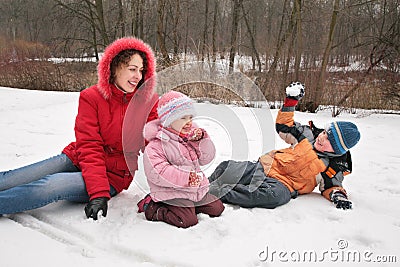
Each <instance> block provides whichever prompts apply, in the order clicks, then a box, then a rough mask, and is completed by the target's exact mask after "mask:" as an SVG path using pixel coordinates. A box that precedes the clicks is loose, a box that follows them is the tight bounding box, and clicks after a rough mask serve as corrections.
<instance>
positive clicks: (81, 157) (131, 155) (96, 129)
mask: <svg viewBox="0 0 400 267" xmlns="http://www.w3.org/2000/svg"><path fill="white" fill-rule="evenodd" d="M126 49H136V50H140V51H143V52H145V54H146V57H147V68H146V73H145V74H144V81H145V83H144V85H142V86H141V87H140V88H139V89H137V90H136V91H135V92H133V93H126V92H123V91H121V90H120V89H118V88H116V87H115V86H114V85H113V84H110V83H109V78H110V73H111V71H110V63H111V61H112V59H113V58H114V57H115V56H116V55H117V54H118V53H119V52H120V51H122V50H126ZM151 78H152V79H151ZM154 86H155V58H154V54H153V52H152V50H151V48H150V47H149V46H148V45H146V44H145V43H144V42H142V41H141V40H139V39H135V38H122V39H119V40H116V41H115V42H114V43H112V44H111V45H109V46H108V47H107V48H106V50H105V51H104V55H103V56H102V58H101V60H100V62H99V65H98V84H96V85H94V86H91V87H89V88H87V89H85V90H83V91H82V92H81V93H80V97H79V107H78V115H77V117H76V121H75V137H76V142H72V143H71V144H69V145H68V146H67V147H65V148H64V150H63V153H65V154H66V155H67V156H68V157H69V158H70V159H71V160H72V162H73V163H74V164H75V165H76V166H77V167H78V168H79V169H80V170H81V171H82V176H83V179H84V181H85V184H86V190H87V192H88V194H89V196H90V199H94V198H98V197H107V198H110V193H109V192H110V185H112V186H113V187H114V188H115V189H116V190H117V192H121V191H122V190H123V189H127V188H128V187H129V185H130V184H131V182H132V180H133V175H134V172H135V171H136V170H137V166H138V164H137V159H138V155H139V152H140V150H142V149H143V148H144V145H145V143H144V138H143V127H144V125H145V123H146V122H148V121H151V120H153V119H156V118H157V110H156V107H157V101H158V96H157V94H156V93H154V92H153V89H154ZM125 158H126V159H127V161H125ZM127 163H128V164H127ZM128 166H129V167H128Z"/></svg>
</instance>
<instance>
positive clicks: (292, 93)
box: [283, 82, 305, 107]
mask: <svg viewBox="0 0 400 267" xmlns="http://www.w3.org/2000/svg"><path fill="white" fill-rule="evenodd" d="M304 93H305V91H304V85H303V84H301V83H300V82H294V83H291V84H289V86H288V87H286V99H285V102H284V104H283V105H284V106H285V107H294V106H296V105H297V103H298V102H299V100H300V99H302V98H303V96H304Z"/></svg>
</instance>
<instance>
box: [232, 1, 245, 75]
mask: <svg viewBox="0 0 400 267" xmlns="http://www.w3.org/2000/svg"><path fill="white" fill-rule="evenodd" d="M242 2H243V0H233V14H232V31H231V43H230V46H231V50H230V53H229V73H232V72H233V69H234V66H235V55H236V41H237V32H238V24H239V8H240V6H241V5H242Z"/></svg>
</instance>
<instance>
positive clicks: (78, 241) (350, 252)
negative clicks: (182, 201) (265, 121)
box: [0, 88, 400, 267]
mask: <svg viewBox="0 0 400 267" xmlns="http://www.w3.org/2000/svg"><path fill="white" fill-rule="evenodd" d="M0 103H1V104H0V128H1V131H0V144H1V145H0V147H1V149H0V170H1V171H5V170H9V169H12V168H16V167H19V166H22V165H25V164H28V163H33V162H36V161H38V160H41V159H45V158H47V157H50V156H53V155H56V154H58V153H60V151H61V150H62V148H63V147H64V146H65V145H67V144H68V143H69V142H70V141H72V140H74V133H73V127H74V119H75V115H76V113H77V103H78V93H65V92H43V91H28V90H15V89H10V88H0ZM207 105H209V104H198V107H199V108H200V109H201V108H206V109H208V108H211V107H207ZM220 109H221V110H230V112H231V111H232V110H233V111H232V112H235V114H237V116H239V117H240V121H241V122H242V123H243V124H246V123H252V122H251V118H250V117H249V115H248V110H246V109H244V108H233V107H230V108H229V109H226V107H221V108H220ZM257 112H258V111H257ZM264 112H267V113H269V112H270V111H268V110H266V111H264ZM271 113H272V114H271V115H270V116H271V118H273V119H274V118H275V116H276V114H277V110H272V111H271ZM249 118H250V119H249ZM295 119H296V121H299V122H302V123H306V122H307V121H308V120H310V119H312V120H314V122H315V123H316V125H319V126H323V125H324V124H325V123H326V122H328V121H330V120H332V118H331V117H330V114H329V112H320V113H317V114H306V113H300V112H297V113H296V115H295ZM338 119H339V120H350V121H352V122H354V123H356V124H357V125H358V127H359V129H360V132H361V141H360V143H359V144H358V145H357V146H356V147H355V148H354V149H352V156H353V165H354V166H353V174H351V175H350V176H348V177H346V179H345V182H344V186H345V188H346V189H347V191H348V193H349V196H350V199H351V200H353V207H354V208H353V210H350V211H343V210H337V209H336V208H335V207H334V206H333V205H332V204H331V203H329V202H328V201H327V200H325V199H324V198H323V197H322V196H321V195H320V194H319V192H318V191H317V190H316V191H315V192H314V193H312V194H309V195H305V196H300V197H298V198H297V199H294V200H291V201H290V202H289V203H288V204H287V205H284V206H282V207H279V208H277V209H274V210H266V209H258V208H255V209H244V208H239V207H236V206H231V205H225V207H226V209H225V211H224V213H223V214H222V216H221V217H219V218H209V217H208V216H205V215H199V223H198V225H196V226H194V227H191V228H189V229H178V228H175V227H173V226H170V225H167V224H165V223H159V222H149V221H146V219H145V218H144V215H143V213H141V214H138V213H137V207H136V203H137V202H138V201H139V200H140V199H141V197H143V196H144V195H145V193H146V183H145V178H144V175H143V168H140V170H139V171H138V172H137V173H136V178H135V179H136V181H135V182H134V183H132V185H131V187H130V189H129V190H127V191H125V192H123V193H121V194H119V195H118V196H117V197H115V198H113V199H112V200H111V201H110V202H109V212H108V216H107V218H102V219H101V220H99V221H92V220H87V219H86V217H85V215H84V212H83V207H84V205H80V204H72V203H68V202H58V203H54V204H51V205H49V206H47V207H44V208H40V209H37V210H34V211H30V212H25V213H20V214H15V215H9V216H4V217H0V266H2V267H16V266H24V267H25V266H27V265H28V266H57V267H67V266H68V267H70V266H75V267H81V266H82V267H83V266H85V267H87V266H96V267H102V266H107V267H108V266H120V267H124V266H279V265H284V266H287V264H293V265H295V266H310V263H313V264H315V263H314V262H317V263H318V264H321V263H322V264H323V265H324V266H327V265H329V266H338V265H346V266H354V265H357V266H361V265H360V264H362V263H368V264H367V266H398V264H399V262H400V248H399V245H398V244H399V240H400V216H399V214H400V179H399V177H398V174H399V173H400V152H399V145H398V144H399V141H400V140H399V137H398V136H399V133H400V117H399V116H398V115H377V114H369V113H368V112H365V111H364V112H363V113H359V114H352V115H350V114H343V115H342V116H341V117H339V118H338ZM199 123H200V124H201V122H199ZM205 124H206V125H205V126H204V127H206V128H207V130H209V132H210V135H211V136H212V138H214V141H215V142H216V144H217V157H216V159H215V161H214V162H213V163H212V164H211V165H210V166H208V168H207V170H205V171H206V173H207V174H210V173H211V172H212V170H213V168H215V167H216V166H217V165H218V163H219V162H221V161H222V160H225V159H229V158H230V157H231V156H232V155H234V153H233V152H232V150H233V149H235V146H243V145H245V146H246V152H248V153H247V154H246V155H243V157H244V158H248V159H249V160H257V157H258V156H259V155H260V153H261V151H262V148H263V147H262V146H260V139H259V133H257V131H252V130H251V129H252V128H251V127H252V126H248V125H247V124H246V125H245V126H244V128H245V129H246V135H245V138H246V139H247V141H248V142H247V144H242V143H240V144H236V143H233V144H230V143H229V142H227V141H226V140H227V139H226V138H225V137H226V133H224V132H222V131H221V130H220V127H218V124H217V123H214V124H213V123H208V124H207V123H205ZM271 127H272V128H271V129H273V127H274V125H273V124H272V123H271ZM235 134H237V133H236V132H232V131H230V132H229V135H232V136H233V137H232V139H231V140H235V137H234V135H235ZM238 138H239V139H240V138H243V137H238ZM274 138H276V142H275V140H274V142H272V144H274V145H275V146H276V147H277V148H282V147H284V146H285V145H284V144H283V143H282V142H281V141H279V140H278V138H277V136H276V135H275V136H274ZM228 141H229V140H228ZM385 261H386V263H383V262H385ZM389 261H391V262H389ZM393 261H397V263H393Z"/></svg>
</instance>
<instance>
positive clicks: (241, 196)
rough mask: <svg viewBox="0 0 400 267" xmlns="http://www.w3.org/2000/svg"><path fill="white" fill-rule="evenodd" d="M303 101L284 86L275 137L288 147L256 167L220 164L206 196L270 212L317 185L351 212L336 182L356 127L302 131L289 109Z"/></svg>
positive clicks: (346, 166) (297, 86) (294, 87)
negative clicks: (284, 96)
mask: <svg viewBox="0 0 400 267" xmlns="http://www.w3.org/2000/svg"><path fill="white" fill-rule="evenodd" d="M303 96H304V86H303V85H302V84H301V83H292V84H291V85H289V86H288V87H287V88H286V99H285V102H284V105H283V107H282V109H281V110H280V111H279V112H278V116H277V119H276V131H277V132H278V134H279V136H280V137H281V138H282V139H283V140H284V141H285V142H286V143H288V144H290V145H291V147H289V148H285V149H279V150H273V151H271V152H269V153H267V154H265V155H262V156H261V157H260V158H259V159H258V161H257V162H249V161H242V162H237V161H232V160H229V161H224V162H222V163H221V164H220V165H218V167H217V168H216V169H215V171H214V173H213V174H212V175H211V176H210V177H209V180H210V182H212V183H211V186H210V193H212V194H214V195H216V196H218V197H220V198H221V200H222V201H223V202H224V203H231V204H236V205H239V206H242V207H247V208H253V207H262V208H275V207H278V206H280V205H283V204H286V203H288V202H289V201H290V199H291V198H296V197H297V196H298V195H299V194H308V193H311V192H312V191H313V190H314V188H315V187H316V186H318V185H319V189H320V191H321V193H322V195H323V196H324V197H325V198H326V199H328V200H330V201H332V202H333V203H334V204H335V205H336V207H337V208H342V209H351V208H352V203H351V201H350V200H348V197H347V193H346V191H345V189H344V188H343V187H342V182H343V179H344V176H345V175H346V174H349V173H350V172H351V170H352V161H351V155H350V151H349V149H350V148H351V147H353V146H354V145H356V144H357V142H358V141H359V139H360V133H359V131H358V129H357V126H356V125H354V124H353V123H351V122H346V121H337V122H332V123H330V124H328V125H327V126H326V127H325V129H319V128H317V127H315V126H314V124H313V123H312V122H310V125H307V126H306V125H300V123H297V122H294V120H293V116H294V110H295V106H296V105H297V103H298V101H299V100H300V99H301V98H302V97H303Z"/></svg>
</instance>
